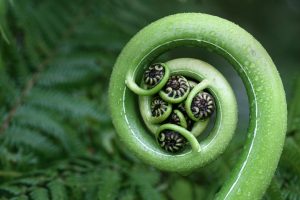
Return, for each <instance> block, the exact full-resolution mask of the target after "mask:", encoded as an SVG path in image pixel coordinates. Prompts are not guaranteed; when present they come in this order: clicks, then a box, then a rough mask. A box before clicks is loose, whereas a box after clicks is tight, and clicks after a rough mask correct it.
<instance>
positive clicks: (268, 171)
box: [109, 13, 287, 200]
mask: <svg viewBox="0 0 300 200" xmlns="http://www.w3.org/2000/svg"><path fill="white" fill-rule="evenodd" d="M191 45H192V46H198V47H205V48H208V49H210V50H213V51H215V52H216V53H218V54H220V55H222V56H224V58H226V59H227V60H228V61H229V62H230V63H232V65H233V67H234V69H235V70H236V71H237V72H238V74H239V76H240V77H241V78H242V80H243V83H244V85H245V87H246V90H247V94H248V98H249V104H250V122H249V129H248V139H247V142H246V144H245V148H244V150H243V152H242V154H241V156H240V159H239V161H238V162H237V163H236V165H235V167H234V169H233V170H232V172H231V174H230V175H229V178H228V180H227V181H226V182H225V183H224V185H223V187H222V189H221V190H220V192H219V193H218V194H217V195H216V199H222V200H223V199H236V200H240V199H243V200H244V199H251V200H253V199H260V198H261V197H262V195H263V193H264V192H265V190H266V188H267V186H268V185H269V183H270V180H271V178H272V176H273V174H274V171H275V169H276V166H277V164H278V160H279V157H280V154H281V152H282V147H283V142H284V138H285V131H286V116H287V111H286V101H285V93H284V90H283V86H282V83H281V80H280V77H279V74H278V72H277V70H276V67H275V65H274V64H273V62H272V60H271V58H270V57H269V55H268V54H267V52H266V51H265V49H264V48H263V47H262V46H261V45H260V43H259V42H257V41H256V40H255V39H254V38H253V37H252V36H251V35H250V34H249V33H247V32H246V31H245V30H243V29H242V28H240V27H239V26H237V25H235V24H233V23H231V22H229V21H227V20H224V19H221V18H218V17H215V16H210V15H205V14H196V13H186V14H177V15H173V16H169V17H165V18H163V19H161V20H158V21H156V22H154V23H152V24H150V25H149V26H147V27H146V28H144V29H143V30H141V31H140V32H139V33H137V34H136V36H135V37H133V38H132V39H131V41H130V42H129V43H128V44H127V45H126V47H125V48H124V49H123V51H122V53H121V54H120V56H119V58H118V60H117V62H116V64H115V67H114V70H113V73H112V77H111V82H110V88H109V95H110V96H109V98H110V99H109V101H110V109H111V114H112V119H113V123H114V125H115V127H116V130H117V132H118V134H119V137H120V139H121V140H122V141H123V142H124V144H125V145H126V147H128V148H129V149H130V150H131V151H133V152H134V153H135V154H136V155H137V156H138V157H140V158H141V159H142V160H144V161H145V162H147V163H149V164H152V165H154V166H156V167H158V168H160V169H162V170H168V171H177V172H181V173H185V172H191V171H192V170H194V169H196V168H198V167H201V166H203V165H204V164H207V163H208V162H210V161H212V160H213V159H214V158H215V156H218V155H219V154H220V153H222V152H223V151H224V150H225V149H221V150H220V151H217V153H216V150H214V149H213V148H212V147H215V146H214V145H213V144H211V143H210V142H209V141H214V140H213V138H209V139H207V140H206V142H208V143H206V144H207V148H203V146H204V147H205V141H204V144H202V143H200V146H201V151H200V152H198V153H195V152H193V151H188V152H185V153H184V154H181V155H170V154H166V153H163V152H162V151H160V150H159V149H158V148H157V147H156V144H155V141H154V140H153V138H152V137H151V136H152V135H151V134H149V133H148V131H147V129H146V128H145V126H144V124H143V122H142V121H141V120H140V115H139V110H138V106H136V105H137V98H136V95H135V94H134V93H133V92H131V91H130V90H129V89H128V88H127V87H126V85H125V80H126V74H127V76H129V77H130V78H131V81H138V80H140V78H141V74H142V72H143V68H144V66H146V65H148V64H149V63H150V62H152V61H153V60H154V59H155V58H156V57H157V56H159V55H160V54H162V53H163V52H165V51H168V50H169V49H172V48H175V47H178V46H191ZM128 74H129V75H128ZM127 81H128V79H127ZM127 84H128V83H127ZM213 85H214V84H212V86H213ZM213 91H219V90H213ZM224 91H225V90H224ZM224 91H223V92H220V94H218V95H221V97H222V99H219V96H218V95H216V94H215V95H216V96H218V99H217V100H216V101H217V102H216V103H217V107H218V109H217V111H218V115H217V119H216V123H215V126H217V127H219V128H220V129H222V131H223V132H222V133H223V134H225V135H226V134H228V135H231V134H233V133H229V132H230V131H232V129H234V127H235V124H234V123H232V122H230V123H228V124H226V123H222V120H221V119H220V116H224V117H226V116H227V117H228V116H233V117H235V116H236V113H234V112H231V110H232V109H231V108H232V107H233V108H235V107H236V105H227V103H224V102H223V103H224V104H222V101H223V97H225V98H227V97H228V96H227V95H228V94H227V92H228V91H225V92H224ZM229 94H230V91H229ZM222 95H223V96H222ZM226 96H227V97H226ZM229 96H231V95H229ZM233 102H234V100H233ZM222 106H225V108H224V107H222ZM230 106H231V107H230ZM219 113H220V114H219ZM218 117H219V118H218ZM213 135H214V134H213ZM215 135H217V134H215ZM220 137H221V136H220ZM224 138H226V140H224V146H227V144H228V142H229V141H230V139H229V140H227V139H228V137H225V136H224ZM221 141H222V140H221ZM212 143H213V142H212ZM210 154H215V156H212V157H210V156H209V155H210ZM212 158H213V159H212Z"/></svg>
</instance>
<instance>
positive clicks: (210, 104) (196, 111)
mask: <svg viewBox="0 0 300 200" xmlns="http://www.w3.org/2000/svg"><path fill="white" fill-rule="evenodd" d="M191 110H192V113H193V115H194V116H195V117H196V118H200V119H206V118H208V117H210V116H211V115H212V114H213V112H214V110H215V101H214V98H213V97H212V95H210V94H209V93H207V92H202V93H198V94H197V95H196V96H195V97H194V99H193V101H192V108H191Z"/></svg>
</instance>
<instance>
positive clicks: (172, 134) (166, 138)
mask: <svg viewBox="0 0 300 200" xmlns="http://www.w3.org/2000/svg"><path fill="white" fill-rule="evenodd" d="M157 141H158V143H159V145H160V147H161V148H163V149H164V150H166V151H168V152H174V153H175V152H178V151H180V150H182V148H183V147H184V146H185V145H186V143H187V141H186V139H185V138H184V137H183V136H182V135H180V134H179V133H178V132H176V131H171V130H166V131H162V132H161V133H160V134H159V135H158V137H157Z"/></svg>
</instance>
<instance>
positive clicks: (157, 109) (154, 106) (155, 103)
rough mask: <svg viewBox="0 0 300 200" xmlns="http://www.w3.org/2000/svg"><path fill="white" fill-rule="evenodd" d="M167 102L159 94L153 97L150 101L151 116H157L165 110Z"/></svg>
mask: <svg viewBox="0 0 300 200" xmlns="http://www.w3.org/2000/svg"><path fill="white" fill-rule="evenodd" d="M167 108H168V103H167V102H166V101H164V100H162V99H161V98H160V97H159V96H157V97H155V98H154V99H153V100H152V102H151V113H152V116H153V117H159V116H162V115H163V114H164V112H166V111H167Z"/></svg>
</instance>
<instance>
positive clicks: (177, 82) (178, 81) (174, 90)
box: [164, 76, 190, 98]
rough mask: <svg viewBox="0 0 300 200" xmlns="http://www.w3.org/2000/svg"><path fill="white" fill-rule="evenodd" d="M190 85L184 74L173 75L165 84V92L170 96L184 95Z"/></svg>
mask: <svg viewBox="0 0 300 200" xmlns="http://www.w3.org/2000/svg"><path fill="white" fill-rule="evenodd" d="M189 88H190V85H189V83H188V81H187V79H186V78H185V77H184V76H171V77H170V78H169V80H168V82H167V84H166V86H165V89H164V90H165V92H166V93H167V94H168V96H169V97H174V98H178V97H182V96H183V95H184V94H185V93H186V92H188V90H189Z"/></svg>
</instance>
